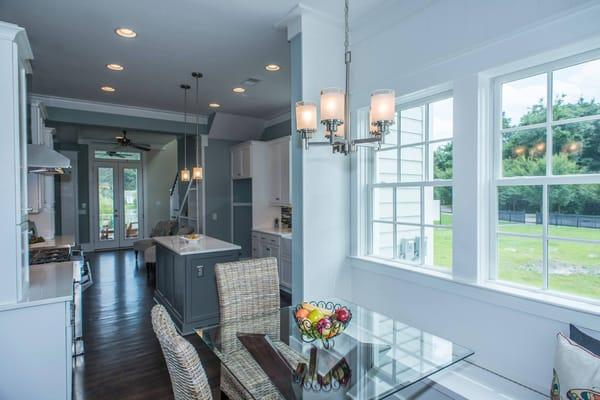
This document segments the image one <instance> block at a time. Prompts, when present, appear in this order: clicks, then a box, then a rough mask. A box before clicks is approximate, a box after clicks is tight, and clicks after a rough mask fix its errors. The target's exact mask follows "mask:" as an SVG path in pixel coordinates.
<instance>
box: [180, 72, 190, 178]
mask: <svg viewBox="0 0 600 400" xmlns="http://www.w3.org/2000/svg"><path fill="white" fill-rule="evenodd" d="M179 87H180V88H182V89H183V169H182V170H181V173H180V178H181V182H189V181H190V170H189V169H188V168H187V91H188V90H189V89H190V85H186V84H181V85H180V86H179Z"/></svg>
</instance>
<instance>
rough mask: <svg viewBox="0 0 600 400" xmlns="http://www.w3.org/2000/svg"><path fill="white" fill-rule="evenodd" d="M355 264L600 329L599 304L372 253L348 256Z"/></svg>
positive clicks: (439, 288)
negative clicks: (472, 278)
mask: <svg viewBox="0 0 600 400" xmlns="http://www.w3.org/2000/svg"><path fill="white" fill-rule="evenodd" d="M349 261H350V264H351V265H352V266H353V267H354V268H358V269H362V270H366V271H369V272H370V273H376V274H380V275H385V276H388V277H391V278H396V279H400V280H403V281H408V282H412V283H415V284H418V285H422V286H426V287H429V288H432V289H436V290H441V291H444V292H448V293H451V294H454V295H457V296H461V297H468V298H471V299H473V300H476V301H482V302H486V303H490V304H493V305H496V306H499V307H504V308H510V309H513V310H516V311H519V312H524V313H527V314H532V315H536V316H540V317H544V318H548V319H551V320H555V321H560V322H563V323H567V324H568V323H572V324H575V325H578V326H581V327H584V328H588V329H592V330H595V331H600V318H598V317H600V306H598V305H594V304H591V303H587V302H583V301H577V300H572V299H568V298H563V297H559V296H554V295H551V294H546V293H539V292H534V291H529V290H525V289H519V288H515V287H512V286H507V285H503V284H499V283H496V282H482V283H479V284H478V283H474V282H465V281H460V280H456V279H453V277H452V275H451V274H448V273H443V272H438V271H433V270H430V269H424V268H419V267H415V266H411V265H407V264H400V263H395V262H389V261H385V260H382V259H378V258H375V257H366V256H365V257H349Z"/></svg>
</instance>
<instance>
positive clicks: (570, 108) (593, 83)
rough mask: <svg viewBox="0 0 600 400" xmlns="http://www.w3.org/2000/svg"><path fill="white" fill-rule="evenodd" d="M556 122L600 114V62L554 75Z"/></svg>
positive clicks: (577, 66)
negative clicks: (599, 101)
mask: <svg viewBox="0 0 600 400" xmlns="http://www.w3.org/2000/svg"><path fill="white" fill-rule="evenodd" d="M552 80H553V85H552V86H553V88H552V91H553V96H554V99H553V102H554V105H553V108H552V116H553V118H554V120H555V121H556V120H559V119H566V118H575V117H583V116H586V115H595V114H600V103H598V102H597V101H598V100H600V60H594V61H589V62H586V63H583V64H578V65H574V66H572V67H568V68H563V69H559V70H557V71H554V73H553V77H552Z"/></svg>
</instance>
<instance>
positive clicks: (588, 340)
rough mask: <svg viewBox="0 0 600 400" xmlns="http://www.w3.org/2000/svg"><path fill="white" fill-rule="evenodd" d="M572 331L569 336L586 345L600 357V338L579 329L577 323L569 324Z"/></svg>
mask: <svg viewBox="0 0 600 400" xmlns="http://www.w3.org/2000/svg"><path fill="white" fill-rule="evenodd" d="M569 328H570V332H569V338H570V339H571V340H572V341H574V342H575V343H577V344H578V345H580V346H581V347H585V348H586V349H588V350H589V351H591V352H592V353H594V354H595V355H597V356H599V357H600V340H598V339H595V338H593V337H591V336H590V335H588V334H586V333H584V332H582V331H581V330H579V329H578V328H577V327H576V326H575V325H569Z"/></svg>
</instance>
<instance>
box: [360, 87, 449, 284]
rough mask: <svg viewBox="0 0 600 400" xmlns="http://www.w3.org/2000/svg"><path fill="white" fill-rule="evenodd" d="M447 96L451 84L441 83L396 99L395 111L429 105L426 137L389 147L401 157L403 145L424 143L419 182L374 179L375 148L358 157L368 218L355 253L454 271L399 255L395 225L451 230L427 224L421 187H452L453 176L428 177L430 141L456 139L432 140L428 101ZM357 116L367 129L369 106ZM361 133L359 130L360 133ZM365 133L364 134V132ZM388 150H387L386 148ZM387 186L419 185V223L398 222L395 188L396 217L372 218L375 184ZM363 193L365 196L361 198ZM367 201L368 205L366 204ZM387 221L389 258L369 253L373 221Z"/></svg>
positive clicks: (436, 270) (443, 271)
mask: <svg viewBox="0 0 600 400" xmlns="http://www.w3.org/2000/svg"><path fill="white" fill-rule="evenodd" d="M448 98H453V92H452V89H451V87H449V86H448V85H442V86H438V87H436V88H431V89H428V90H424V91H420V92H418V93H413V94H411V95H408V96H405V97H403V98H397V99H396V112H400V111H402V110H407V109H410V108H414V107H418V106H423V105H426V106H427V107H425V109H426V113H425V117H424V121H425V126H424V136H425V140H424V141H421V142H415V143H410V144H406V145H401V144H397V145H395V146H393V147H392V148H390V150H388V151H394V150H395V151H397V152H398V159H399V158H400V151H401V149H403V148H407V147H416V146H423V151H424V165H425V167H424V169H423V180H422V181H416V182H394V183H372V182H374V181H375V177H374V174H375V168H374V166H375V160H374V156H375V152H374V151H368V152H367V153H366V154H365V153H362V154H361V155H360V158H359V160H360V161H359V163H358V165H360V166H361V167H362V171H361V172H358V171H357V172H358V174H359V177H360V179H359V184H358V186H359V187H363V188H364V190H363V191H360V189H359V191H360V193H357V196H358V197H359V201H357V204H359V205H362V211H363V212H361V213H360V215H361V216H363V217H362V218H364V221H365V222H366V223H365V224H359V225H358V226H361V227H363V228H361V229H359V232H358V243H357V245H356V249H357V250H358V251H357V252H354V254H357V255H360V256H361V257H368V258H371V259H375V260H381V261H382V262H385V263H393V264H397V265H403V266H406V267H408V268H411V269H413V268H417V269H419V270H422V271H424V272H426V273H433V274H438V273H439V274H442V275H444V276H451V275H452V266H450V269H448V270H446V269H445V268H444V267H440V266H435V265H428V264H425V263H421V262H411V261H409V260H400V259H397V258H396V251H397V249H396V242H397V240H396V229H395V226H396V225H405V226H414V227H418V228H420V235H421V238H423V237H425V232H424V230H425V228H437V229H449V230H453V225H450V226H448V225H433V224H425V223H424V220H423V219H424V215H425V213H424V207H425V205H424V198H423V196H424V190H422V189H423V188H425V187H451V188H453V179H454V176H453V179H438V180H433V179H432V180H429V171H428V168H429V145H431V144H435V143H442V142H448V141H450V142H453V139H454V135H453V136H452V137H450V138H442V139H434V140H429V117H428V109H429V107H428V105H429V104H430V103H434V102H436V101H440V100H444V99H448ZM358 120H359V124H358V125H357V126H359V129H362V130H363V131H365V132H366V129H365V128H366V126H367V124H368V111H367V110H366V109H362V110H359V112H358ZM398 135H400V132H398ZM359 136H360V134H359ZM363 136H365V135H363ZM384 151H385V150H384ZM397 168H400V163H397ZM398 173H399V171H398ZM353 181H354V182H357V180H353ZM380 187H381V188H385V187H390V188H397V187H418V188H419V189H420V195H421V199H420V200H421V201H420V208H421V221H420V223H419V224H417V223H407V222H401V223H398V222H396V215H395V212H396V207H395V204H396V191H395V190H394V191H393V204H394V218H393V221H383V220H374V219H373V205H372V204H371V201H372V192H373V189H374V188H380ZM361 197H363V198H362V199H361ZM365 205H366V206H365ZM374 222H376V223H388V224H390V225H393V226H394V231H393V243H394V258H393V259H388V258H384V257H378V256H375V255H372V254H370V253H371V252H372V248H373V246H372V244H373V238H372V226H373V223H374ZM423 245H424V244H423V240H421V242H420V249H419V252H420V254H423ZM452 251H454V249H452Z"/></svg>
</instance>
